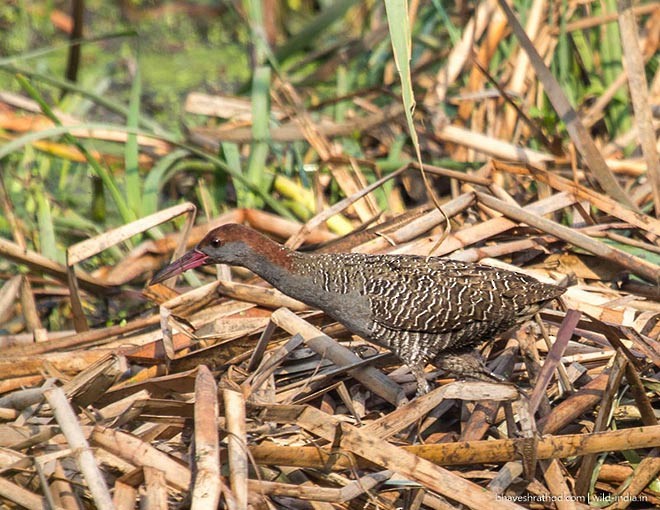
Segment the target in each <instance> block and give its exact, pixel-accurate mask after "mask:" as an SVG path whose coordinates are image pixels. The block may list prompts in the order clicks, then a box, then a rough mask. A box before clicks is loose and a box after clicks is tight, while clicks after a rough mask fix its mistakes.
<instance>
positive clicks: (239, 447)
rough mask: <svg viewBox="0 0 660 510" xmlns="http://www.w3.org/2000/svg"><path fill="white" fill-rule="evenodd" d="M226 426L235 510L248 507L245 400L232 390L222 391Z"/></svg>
mask: <svg viewBox="0 0 660 510" xmlns="http://www.w3.org/2000/svg"><path fill="white" fill-rule="evenodd" d="M222 398H223V400H224V403H225V418H226V425H227V434H228V435H227V449H228V456H229V482H230V486H231V490H232V493H233V495H234V499H235V501H236V510H247V507H248V457H247V455H248V447H247V435H246V429H245V400H243V395H241V394H240V393H239V392H237V391H234V390H223V391H222Z"/></svg>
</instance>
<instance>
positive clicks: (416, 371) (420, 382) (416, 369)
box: [408, 363, 431, 397]
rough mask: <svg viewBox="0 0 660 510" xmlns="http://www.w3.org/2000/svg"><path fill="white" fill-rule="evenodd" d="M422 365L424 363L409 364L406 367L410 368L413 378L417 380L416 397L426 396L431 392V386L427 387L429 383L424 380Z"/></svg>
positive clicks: (424, 374) (424, 373)
mask: <svg viewBox="0 0 660 510" xmlns="http://www.w3.org/2000/svg"><path fill="white" fill-rule="evenodd" d="M424 365H425V363H411V364H409V365H408V366H409V367H410V371H411V372H412V374H413V375H414V376H415V379H417V396H418V397H420V396H422V395H426V394H427V393H428V392H429V391H431V386H430V385H429V382H428V381H427V380H426V372H424Z"/></svg>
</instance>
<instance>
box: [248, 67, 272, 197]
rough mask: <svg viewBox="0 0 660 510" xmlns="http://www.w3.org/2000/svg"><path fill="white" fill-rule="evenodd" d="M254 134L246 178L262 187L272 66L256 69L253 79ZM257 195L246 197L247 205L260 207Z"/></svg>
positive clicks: (268, 132) (267, 134) (268, 130)
mask: <svg viewBox="0 0 660 510" xmlns="http://www.w3.org/2000/svg"><path fill="white" fill-rule="evenodd" d="M252 134H253V137H254V142H253V143H252V148H251V150H250V158H249V159H248V163H247V170H246V178H247V180H248V182H250V183H251V184H252V185H254V186H257V187H260V185H261V181H262V176H263V174H264V168H265V167H266V159H267V158H268V150H269V140H270V67H267V66H260V67H257V68H256V69H255V71H254V77H253V81H252ZM256 198H257V197H256V196H255V195H253V194H250V196H249V197H246V199H247V202H246V204H245V205H246V206H247V207H259V206H260V205H261V204H260V203H259V202H260V201H259V200H256Z"/></svg>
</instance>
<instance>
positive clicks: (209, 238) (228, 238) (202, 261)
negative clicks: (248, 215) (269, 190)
mask: <svg viewBox="0 0 660 510" xmlns="http://www.w3.org/2000/svg"><path fill="white" fill-rule="evenodd" d="M260 238H261V239H265V238H262V236H260V235H259V234H257V233H256V232H254V231H253V230H251V229H249V228H246V227H243V226H241V225H237V224H234V223H230V224H227V225H222V226H220V227H218V228H216V229H213V230H211V232H209V233H208V234H206V236H205V237H204V239H202V240H201V241H200V242H199V244H198V245H197V246H196V247H195V248H193V249H192V250H190V251H188V252H187V253H185V254H184V255H183V256H182V257H181V258H179V259H178V260H175V261H174V262H172V263H171V264H170V265H169V266H167V267H165V268H164V269H162V270H161V271H159V272H158V273H157V274H156V275H155V276H154V277H153V278H152V279H151V282H149V284H150V285H153V284H155V283H160V282H162V281H164V280H168V279H169V278H173V277H174V276H177V275H179V274H181V273H183V272H184V271H188V270H189V269H194V268H196V267H200V266H205V265H208V264H232V265H244V262H245V260H246V258H248V257H249V256H250V255H251V253H253V247H252V246H251V244H254V243H256V244H258V243H259V241H260Z"/></svg>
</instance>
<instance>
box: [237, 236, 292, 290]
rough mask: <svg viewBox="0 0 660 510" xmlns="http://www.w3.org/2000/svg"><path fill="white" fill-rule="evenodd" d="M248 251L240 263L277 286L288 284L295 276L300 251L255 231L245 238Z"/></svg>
mask: <svg viewBox="0 0 660 510" xmlns="http://www.w3.org/2000/svg"><path fill="white" fill-rule="evenodd" d="M243 241H244V243H245V244H246V245H247V248H248V249H247V253H246V254H245V257H244V258H243V259H242V260H241V261H240V264H241V265H242V266H244V267H246V268H248V269H249V270H250V271H252V272H253V273H255V274H257V275H259V276H261V277H262V278H263V279H264V280H266V281H267V282H269V283H270V284H272V285H273V286H275V287H280V285H282V284H284V285H286V282H287V281H288V280H290V279H291V278H293V277H294V276H295V274H294V272H295V261H296V259H297V258H298V257H299V256H300V254H299V253H297V252H295V251H292V250H289V249H288V248H285V247H284V246H282V245H281V244H278V243H276V242H275V241H273V240H271V239H269V238H267V237H265V236H262V235H260V234H256V233H254V236H249V237H248V238H246V239H243Z"/></svg>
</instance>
